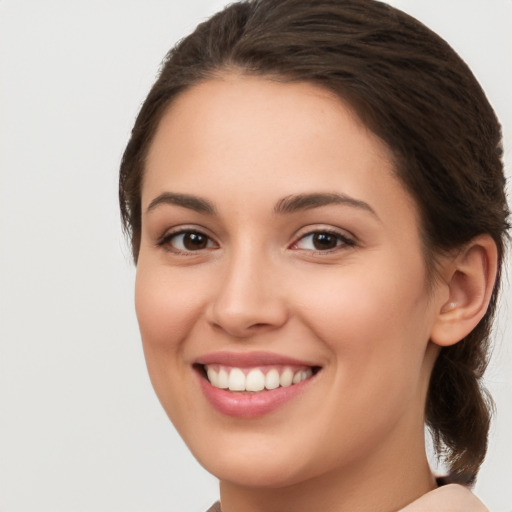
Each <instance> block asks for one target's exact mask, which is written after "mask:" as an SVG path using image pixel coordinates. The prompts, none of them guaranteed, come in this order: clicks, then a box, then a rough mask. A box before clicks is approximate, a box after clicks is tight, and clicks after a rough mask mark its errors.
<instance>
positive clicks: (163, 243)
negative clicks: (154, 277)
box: [156, 229, 216, 256]
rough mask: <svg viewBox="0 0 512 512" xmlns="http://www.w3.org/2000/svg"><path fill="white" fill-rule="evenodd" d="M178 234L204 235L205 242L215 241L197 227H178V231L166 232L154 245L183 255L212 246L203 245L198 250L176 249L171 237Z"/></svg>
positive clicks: (189, 254) (190, 254)
mask: <svg viewBox="0 0 512 512" xmlns="http://www.w3.org/2000/svg"><path fill="white" fill-rule="evenodd" d="M180 235H198V236H200V237H204V238H205V239H206V243H207V244H210V243H211V242H213V243H214V244H215V245H216V242H214V241H213V240H212V238H211V237H210V236H208V235H207V234H205V233H203V232H202V231H200V230H198V229H180V230H178V231H173V232H171V233H167V234H165V235H164V236H163V237H162V238H161V239H160V240H159V241H158V242H157V244H156V245H157V246H158V247H162V248H164V249H165V250H167V251H169V252H173V253H176V254H179V255H184V256H192V255H194V253H196V252H200V251H201V250H205V249H206V250H207V249H211V248H212V247H204V248H201V249H198V250H190V249H189V250H187V249H185V250H183V249H178V248H176V247H173V245H172V243H171V242H172V240H173V238H176V237H178V236H180Z"/></svg>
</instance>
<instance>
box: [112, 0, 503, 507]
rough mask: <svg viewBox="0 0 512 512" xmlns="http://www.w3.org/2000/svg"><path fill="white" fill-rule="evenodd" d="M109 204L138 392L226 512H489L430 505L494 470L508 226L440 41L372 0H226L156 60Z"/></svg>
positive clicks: (473, 88)
mask: <svg viewBox="0 0 512 512" xmlns="http://www.w3.org/2000/svg"><path fill="white" fill-rule="evenodd" d="M120 200H121V211H122V216H123V221H124V224H125V227H126V229H127V231H128V233H129V235H130V237H131V242H132V249H133V255H134V259H135V261H136V262H137V282H136V309H137V316H138V320H139V325H140V330H141V334H142V341H143V346H144V352H145V357H146V362H147V365H148V370H149V374H150V377H151V380H152V383H153V386H154V388H155V391H156V393H157V395H158V397H159V399H160V401H161V403H162V405H163V407H164V409H165V411H166V412H167V414H168V415H169V417H170V419H171V420H172V421H173V423H174V425H175V426H176V428H177V429H178V431H179V432H180V434H181V435H182V437H183V438H184V440H185V442H186V443H187V444H188V446H189V448H190V449H191V451H192V452H193V454H194V455H195V456H196V458H197V459H198V460H199V462H200V463H201V464H202V465H203V466H204V467H205V468H206V469H207V470H208V471H210V472H211V473H212V474H214V475H215V476H217V477H218V478H219V480H220V491H221V506H222V512H233V511H239V512H240V511H241V512H244V511H260V510H265V511H272V510H276V511H277V510H288V509H289V510H299V511H300V510H311V509H319V510H320V509H321V510H326V511H329V510H332V511H335V510H340V511H341V510H351V511H357V510H382V511H392V510H399V509H404V510H407V511H409V510H410V511H413V510H426V509H429V510H432V509H436V510H444V509H446V510H482V509H483V508H482V505H481V504H480V503H479V502H478V501H477V500H476V498H474V497H473V496H472V495H471V494H470V493H469V491H468V490H467V489H466V488H465V487H462V486H459V485H447V486H445V487H440V486H441V484H443V483H448V484H450V483H451V482H455V483H460V484H466V485H467V484H471V483H473V482H474V480H475V478H476V475H477V472H478V469H479V466H480V464H481V463H482V461H483V458H484V456H485V451H486V445H487V434H488V429H489V408H490V405H489V402H488V400H487V398H486V395H485V392H484V391H483V390H482V389H481V387H480V383H479V379H480V377H481V376H482V373H483V371H484V369H485V366H486V360H487V348H488V337H489V331H490V326H491V321H492V315H493V312H494V308H495V305H496V300H497V294H498V288H499V276H500V270H501V264H502V261H503V252H504V237H505V233H506V230H507V227H508V224H507V215H508V209H507V205H506V199H505V194H504V176H503V168H502V163H501V134H500V128H499V124H498V122H497V120H496V118H495V115H494V113H493V111H492V108H491V107H490V105H489V104H488V102H487V100H486V98H485V95H484V94H483V92H482V90H481V88H480V86H479V85H478V83H477V82H476V80H475V79H474V77H473V75H472V74H471V72H470V71H469V69H468V68H467V66H466V65H465V64H464V63H463V62H462V61H461V60H460V58H459V57H458V56H457V55H456V54H455V53H454V52H453V50H452V49H451V48H450V47H449V46H448V45H447V44H446V43H445V42H444V41H442V40H441V39H440V38H439V37H438V36H436V35H435V34H433V33H432V32H431V31H429V30H428V29H427V28H425V27H424V26H423V25H421V24H420V23H419V22H417V21H416V20H414V19H412V18H410V17H409V16H407V15H405V14H404V13H402V12H400V11H397V10H396V9H392V8H391V7H389V6H387V5H385V4H382V3H379V2H374V1H373V0H320V1H315V2H312V1H310V0H285V1H280V2H276V1H273V0H261V1H253V2H240V3H235V4H233V5H231V6H229V7H228V8H226V9H225V10H224V11H222V12H220V13H219V14H217V15H216V16H214V17H213V18H211V19H210V20H208V21H207V22H205V23H203V24H202V25H200V26H199V27H198V28H197V29H196V30H195V32H194V33H193V34H191V35H190V36H189V37H187V38H185V39H184V40H183V41H182V42H180V43H179V44H178V45H177V47H176V48H174V49H173V50H171V52H170V53H169V55H168V57H167V59H166V61H165V63H164V66H163V68H162V71H161V73H160V76H159V78H158V80H157V82H156V83H155V85H154V86H153V88H152V90H151V91H150V93H149V95H148V97H147V99H146V101H145V103H144V105H143V107H142V109H141V112H140V114H139V116H138V118H137V121H136V123H135V126H134V129H133V132H132V137H131V139H130V141H129V143H128V146H127V148H126V151H125V154H124V157H123V161H122V166H121V175H120ZM425 422H426V424H427V425H428V427H429V429H430V431H431V432H432V435H433V439H434V445H435V447H436V449H437V452H438V454H439V455H440V456H443V457H444V459H445V461H446V463H447V465H448V468H449V470H450V475H449V477H448V478H447V479H446V480H445V481H441V480H436V479H435V478H434V476H433V475H432V473H431V470H430V468H429V466H428V463H427V459H426V455H425V446H424V425H425ZM212 510H220V505H219V504H217V505H215V507H214V509H212Z"/></svg>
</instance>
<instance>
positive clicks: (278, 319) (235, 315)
mask: <svg viewBox="0 0 512 512" xmlns="http://www.w3.org/2000/svg"><path fill="white" fill-rule="evenodd" d="M223 264H224V267H223V269H222V272H221V273H220V274H219V279H218V283H219V284H218V288H217V291H216V294H215V297H214V298H213V300H212V304H211V308H210V311H211V313H210V320H211V322H212V323H213V324H215V325H216V326H218V327H220V328H222V329H223V330H224V331H226V332H228V333H229V334H231V335H233V336H236V337H246V336H249V335H251V334H253V333H254V332H255V331H261V330H268V329H272V328H276V327H279V326H280V325H282V324H283V323H284V322H285V321H286V315H287V313H286V306H285V301H284V298H283V297H282V295H281V291H280V290H279V287H278V286H276V285H277V281H278V279H277V280H276V278H277V274H278V272H277V269H276V265H275V263H274V262H273V261H272V258H271V257H270V255H269V254H268V252H267V251H266V250H265V249H264V248H263V247H261V246H259V247H258V246H256V244H254V243H251V241H250V240H247V241H245V242H244V243H240V244H238V245H237V246H236V247H233V248H232V250H231V251H229V254H228V255H226V259H225V261H224V262H223Z"/></svg>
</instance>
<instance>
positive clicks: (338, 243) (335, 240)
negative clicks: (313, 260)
mask: <svg viewBox="0 0 512 512" xmlns="http://www.w3.org/2000/svg"><path fill="white" fill-rule="evenodd" d="M353 245H355V242H354V241H353V240H352V239H350V238H348V237H347V236H345V235H342V234H341V233H335V232H330V231H313V232H312V233H308V234H307V235H304V236H303V237H302V238H300V239H299V240H298V241H297V242H295V244H294V245H293V249H301V250H306V251H317V252H319V251H332V250H334V249H342V248H344V247H350V246H353Z"/></svg>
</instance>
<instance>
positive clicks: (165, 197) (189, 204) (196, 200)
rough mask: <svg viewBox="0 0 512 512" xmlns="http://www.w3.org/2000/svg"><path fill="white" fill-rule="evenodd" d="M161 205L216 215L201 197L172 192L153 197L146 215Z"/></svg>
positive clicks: (211, 206) (213, 207) (213, 209)
mask: <svg viewBox="0 0 512 512" xmlns="http://www.w3.org/2000/svg"><path fill="white" fill-rule="evenodd" d="M163 204H173V205H177V206H181V207H183V208H188V209H189V210H194V211H196V212H199V213H206V214H208V215H215V213H216V209H215V206H213V204H212V203H210V201H207V200H206V199H203V198H202V197H198V196H193V195H190V194H176V193H174V192H164V193H163V194H160V195H159V196H157V197H155V199H153V200H152V201H151V203H149V206H148V207H147V209H146V213H149V212H150V211H152V210H154V209H155V208H156V207H157V206H160V205H163Z"/></svg>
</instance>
